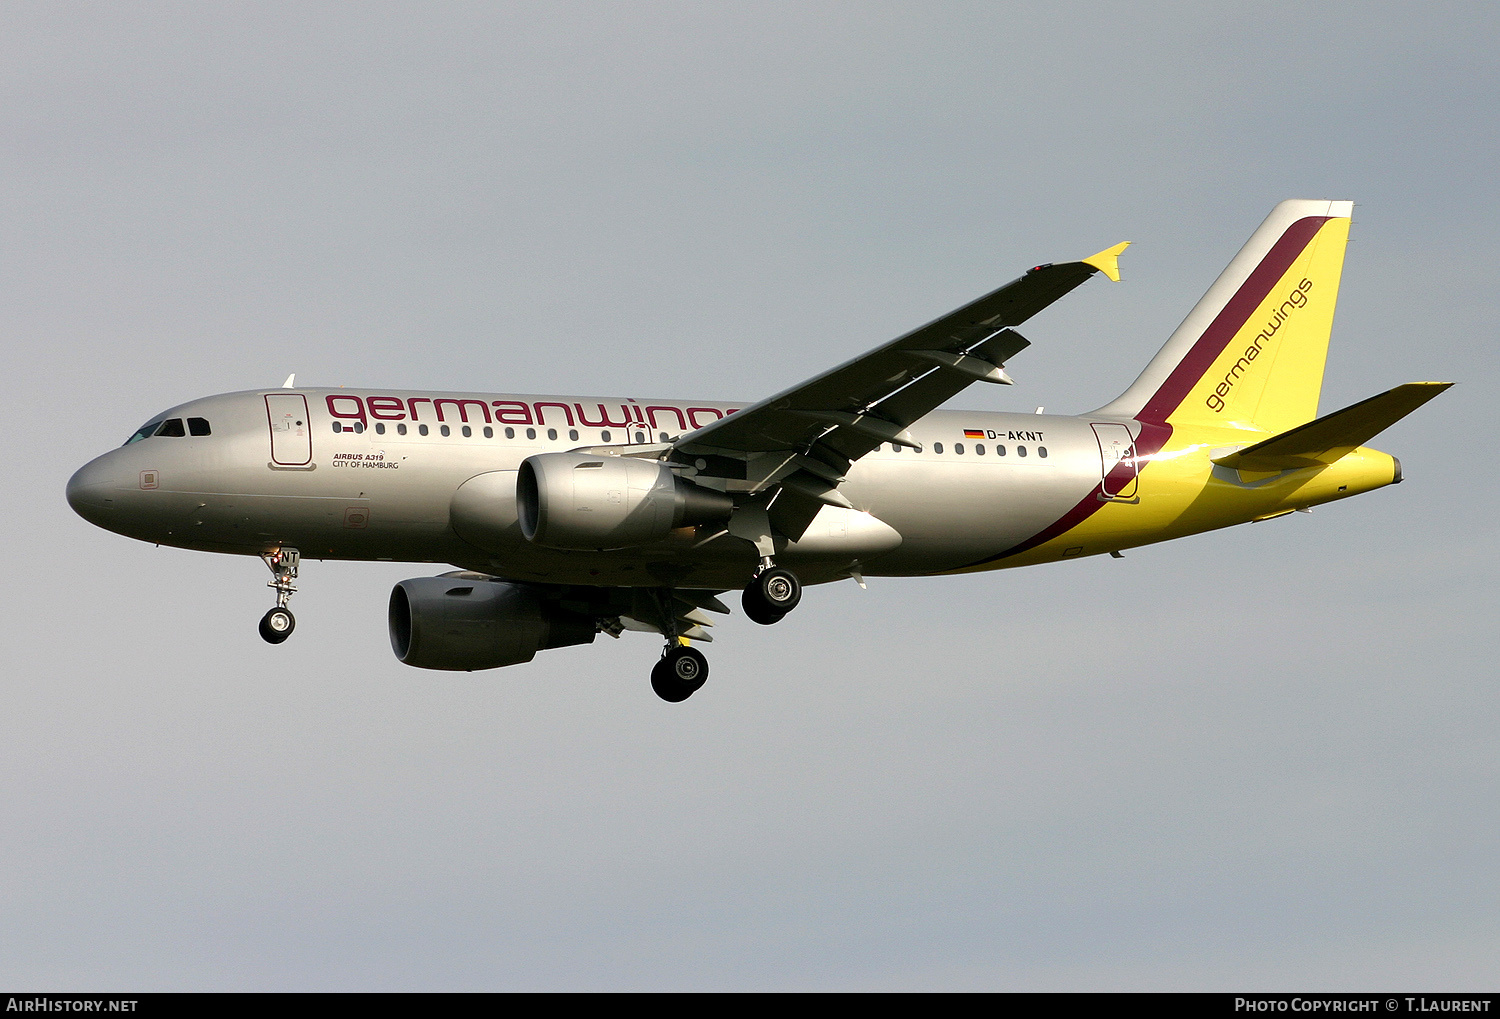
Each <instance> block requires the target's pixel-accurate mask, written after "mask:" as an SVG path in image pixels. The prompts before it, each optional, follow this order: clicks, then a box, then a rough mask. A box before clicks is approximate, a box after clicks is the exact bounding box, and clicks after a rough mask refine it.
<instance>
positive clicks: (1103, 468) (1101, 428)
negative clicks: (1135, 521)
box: [1093, 423, 1140, 502]
mask: <svg viewBox="0 0 1500 1019" xmlns="http://www.w3.org/2000/svg"><path fill="white" fill-rule="evenodd" d="M1093 429H1094V438H1096V439H1098V440H1099V469H1100V479H1101V481H1100V486H1099V498H1100V499H1102V500H1105V501H1107V502H1114V501H1118V502H1139V501H1140V496H1139V495H1137V494H1136V484H1137V481H1138V480H1139V479H1138V478H1137V475H1136V462H1135V440H1134V439H1132V438H1131V437H1130V429H1129V428H1127V427H1125V426H1124V425H1121V424H1114V423H1096V424H1094V425H1093Z"/></svg>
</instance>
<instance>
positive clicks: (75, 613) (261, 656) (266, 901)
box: [0, 2, 1500, 990]
mask: <svg viewBox="0 0 1500 1019" xmlns="http://www.w3.org/2000/svg"><path fill="white" fill-rule="evenodd" d="M1497 29H1500V14H1497V13H1496V9H1495V7H1494V5H1492V4H1479V3H1475V4H1462V3H1454V4H1444V5H1439V6H1436V7H1434V6H1431V5H1409V6H1408V5H1378V4H1362V5H1347V6H1344V7H1343V9H1341V10H1339V11H1338V12H1337V13H1316V12H1313V11H1311V10H1310V9H1309V5H1305V4H1291V3H1288V4H1247V5H1235V7H1234V9H1233V10H1222V11H1221V10H1204V9H1202V8H1201V7H1200V6H1198V5H1181V4H1139V5H1125V6H1116V7H1108V6H1101V5H1098V4H1059V3H1049V4H1046V5H1036V6H1020V5H1005V4H938V3H931V2H924V3H921V4H906V5H889V4H868V5H854V4H811V3H805V2H799V3H795V4H764V3H760V4H738V5H703V4H677V5H673V4H635V5H614V4H603V3H600V4H558V3H550V4H537V5H527V6H500V5H490V4H484V5H477V4H476V5H458V4H445V5H439V6H434V5H391V4H386V5H378V4H360V5H312V4H308V3H303V2H299V3H297V4H287V5H269V4H258V5H232V6H229V5H219V6H210V5H196V4H195V5H181V6H179V5H168V4H149V5H148V4H138V5H132V6H131V7H128V8H127V7H114V8H111V7H107V6H104V5H97V4H88V5H72V6H70V5H66V4H62V3H52V2H49V3H39V4H22V3H10V4H6V5H5V6H4V7H3V8H0V138H3V144H0V259H3V261H0V335H3V336H4V347H3V349H4V351H5V355H6V358H7V361H8V367H9V372H10V375H11V377H12V378H16V377H19V380H20V383H19V385H17V386H13V387H12V392H13V396H12V399H13V401H14V402H16V403H17V405H18V411H17V413H15V414H12V415H10V416H9V420H10V434H11V436H12V444H11V446H10V450H9V456H10V459H11V462H12V464H13V470H12V472H11V483H10V484H9V485H7V486H5V489H4V494H3V496H0V499H3V506H4V515H5V516H4V518H5V520H6V521H7V522H8V524H9V531H10V536H11V547H12V549H13V550H14V551H17V552H18V559H19V566H20V570H19V575H18V576H17V577H16V578H15V579H17V581H18V583H16V584H14V585H11V589H10V590H8V591H7V592H6V593H5V594H4V596H3V597H4V609H5V611H4V613H3V618H4V623H3V626H4V633H5V638H6V639H5V644H6V647H7V649H8V653H7V668H6V669H5V676H6V679H5V681H4V684H3V690H4V691H5V693H4V702H3V703H4V709H3V710H0V816H3V817H4V818H5V823H4V824H3V825H0V984H6V985H9V986H23V985H24V986H25V987H28V988H57V989H69V990H82V989H101V988H111V989H120V988H131V989H142V990H147V989H371V990H376V989H489V988H496V989H504V988H591V989H592V988H598V989H616V988H755V989H759V988H767V989H771V988H903V989H908V988H917V989H922V988H986V989H1061V988H1080V989H1140V988H1194V989H1226V990H1228V989H1246V990H1249V989H1269V988H1293V989H1313V988H1322V989H1341V988H1343V989H1389V990H1401V989H1406V990H1412V989H1454V990H1458V989H1466V988H1471V989H1481V988H1482V989H1491V990H1492V989H1493V988H1494V986H1495V985H1496V983H1497V977H1500V963H1497V961H1496V960H1500V874H1497V863H1496V860H1497V859H1500V821H1497V815H1496V810H1495V805H1496V803H1497V802H1500V765H1497V758H1500V746H1497V739H1496V735H1495V733H1496V731H1497V725H1500V694H1497V690H1496V670H1495V667H1494V664H1493V659H1494V650H1495V643H1496V641H1495V618H1496V610H1497V608H1500V606H1497V598H1496V594H1495V581H1494V577H1495V576H1496V574H1497V572H1500V555H1497V543H1496V536H1497V535H1496V524H1495V512H1494V506H1495V504H1496V499H1497V496H1500V492H1497V485H1496V481H1495V476H1494V473H1495V472H1494V471H1493V470H1492V469H1491V467H1490V465H1489V464H1488V463H1487V462H1474V461H1470V460H1467V459H1466V458H1467V457H1469V456H1471V455H1472V454H1473V453H1475V452H1476V451H1482V450H1483V449H1484V448H1485V445H1486V437H1488V436H1490V435H1492V433H1493V431H1494V407H1495V405H1496V400H1497V396H1500V393H1497V373H1496V369H1495V362H1494V357H1493V354H1492V350H1493V344H1494V338H1495V335H1496V322H1497V318H1500V308H1497V299H1496V285H1495V282H1494V274H1495V266H1496V264H1497V262H1500V251H1497V244H1496V233H1497V222H1496V218H1497V217H1496V214H1495V209H1496V207H1497V200H1500V194H1497V191H1500V186H1497V183H1496V179H1497V178H1496V174H1495V171H1494V168H1495V166H1496V165H1497V163H1500V145H1497V132H1496V117H1495V110H1496V109H1497V108H1500V90H1497V70H1496V64H1495V62H1494V59H1493V50H1494V46H1495V43H1496V40H1497V35H1500V32H1497ZM1291 197H1297V198H1337V199H1343V198H1350V199H1354V200H1355V201H1356V202H1358V203H1359V204H1358V206H1357V208H1356V212H1355V225H1354V232H1353V237H1354V242H1353V244H1352V245H1351V247H1350V249H1349V255H1348V261H1347V264H1346V271H1345V277H1344V285H1343V291H1342V294H1341V300H1340V306H1339V313H1338V320H1337V322H1336V323H1335V328H1334V339H1333V346H1332V349H1331V351H1330V356H1329V366H1328V374H1327V378H1326V382H1325V387H1324V391H1323V407H1324V409H1325V410H1328V409H1333V408H1336V407H1339V406H1343V405H1345V404H1348V403H1351V402H1353V401H1355V400H1358V399H1362V398H1363V397H1366V396H1369V395H1372V394H1373V393H1376V392H1379V391H1381V390H1384V389H1387V388H1389V387H1391V386H1393V385H1396V384H1399V383H1401V382H1406V381H1413V380H1427V379H1431V380H1453V381H1457V382H1458V383H1460V385H1459V386H1458V387H1457V388H1455V389H1454V390H1453V391H1452V392H1450V393H1449V394H1447V395H1445V396H1444V397H1442V398H1441V399H1440V400H1438V401H1436V402H1434V403H1433V404H1431V405H1430V406H1428V407H1427V408H1425V409H1423V410H1422V411H1421V412H1419V413H1418V414H1416V415H1415V416H1413V417H1412V418H1411V419H1408V420H1407V421H1404V422H1402V423H1401V424H1399V425H1397V426H1396V427H1395V428H1393V429H1391V430H1390V431H1389V432H1388V433H1387V434H1386V435H1384V436H1382V438H1381V440H1380V441H1379V443H1378V445H1380V446H1381V448H1384V449H1386V450H1388V451H1390V452H1392V453H1394V454H1396V455H1397V456H1399V457H1400V458H1401V460H1402V463H1403V465H1404V466H1405V469H1406V475H1407V479H1408V480H1407V483H1406V484H1403V485H1401V486H1400V487H1397V488H1388V489H1385V490H1382V491H1380V492H1376V493H1372V494H1370V495H1367V496H1364V497H1362V498H1359V499H1356V500H1351V501H1350V502H1347V503H1342V504H1339V505H1335V506H1329V507H1325V508H1322V509H1319V510H1318V511H1317V512H1316V513H1315V514H1313V515H1312V516H1305V515H1302V514H1294V515H1293V516H1292V517H1291V518H1283V519H1280V520H1277V521H1275V522H1271V523H1268V524H1265V525H1257V526H1254V527H1242V528H1237V529H1233V530H1229V531H1224V532H1219V533H1216V534H1209V535H1203V536H1199V537H1195V538H1190V539H1186V540H1183V541H1179V542H1175V543H1171V544H1167V545H1162V546H1156V547H1151V548H1145V549H1138V550H1135V551H1133V552H1131V553H1129V554H1128V555H1127V557H1126V558H1125V559H1124V560H1121V561H1115V560H1111V559H1108V558H1106V559H1104V560H1102V561H1100V560H1089V561H1084V562H1075V563H1068V564H1060V565H1055V566H1047V567H1036V568H1028V569H1021V570H1014V571H1003V572H999V573H992V574H987V575H983V576H973V577H963V578H954V579H934V580H908V581H895V580H873V581H871V583H870V589H869V590H868V591H865V592H862V591H860V590H859V589H858V588H857V587H855V586H854V585H853V584H849V583H846V584H840V585H834V586H828V587H821V588H816V589H812V590H810V591H809V592H808V593H807V595H806V597H805V599H804V603H803V607H802V608H800V609H799V610H798V611H797V613H796V614H795V615H793V616H791V617H789V618H788V619H787V620H786V621H785V622H784V623H782V624H781V625H779V626H776V627H771V628H763V627H759V626H756V625H755V624H753V623H750V622H749V621H748V620H745V619H744V617H743V616H741V615H739V614H736V616H735V617H733V618H732V619H730V620H728V621H726V622H725V623H724V624H722V625H720V626H719V627H718V630H717V634H718V638H719V639H718V640H717V641H716V643H714V644H713V645H712V647H711V648H709V649H708V650H709V653H710V660H711V662H712V665H713V676H712V679H711V680H710V682H709V685H708V686H707V687H705V689H704V690H703V691H702V692H701V693H700V694H699V695H698V696H696V697H694V698H693V699H692V700H691V701H689V702H687V703H685V704H683V705H681V706H677V707H669V706H667V705H664V704H662V703H660V702H659V701H657V699H656V698H655V697H654V696H653V695H652V694H651V692H650V689H649V686H648V684H647V681H646V673H647V671H648V669H649V666H650V664H651V662H652V661H653V659H654V657H655V656H656V654H657V650H658V648H657V645H656V643H655V641H654V640H651V639H648V638H646V637H644V636H642V635H638V634H637V635H627V637H626V638H625V639H624V640H621V641H619V642H615V641H610V640H607V639H601V640H600V641H598V642H596V643H595V644H594V645H592V646H589V647H583V648H571V649H564V650H559V651H553V652H546V653H544V654H542V655H540V656H539V657H538V658H537V660H536V661H535V662H533V663H532V664H530V665H527V666H521V667H516V668H512V669H506V670H501V671H497V672H491V673H480V674H473V675H446V674H435V673H427V672H421V671H418V670H413V669H408V668H405V667H404V666H401V665H400V664H399V663H397V662H396V660H395V659H394V657H392V655H391V652H390V648H389V644H388V641H387V639H386V635H385V625H384V605H385V600H386V597H387V594H388V592H389V589H390V585H391V584H392V583H393V582H395V581H397V580H400V579H402V578H404V577H408V576H419V575H422V574H423V573H424V572H434V571H433V570H431V569H430V568H427V569H424V568H422V567H414V566H405V567H403V566H400V565H394V566H393V565H391V564H379V565H376V564H337V563H327V564H320V563H316V562H313V563H309V564H307V565H306V567H305V568H304V570H303V577H302V580H301V593H300V594H298V595H297V598H296V601H295V602H294V606H293V607H294V608H295V609H296V611H297V615H298V620H299V626H298V630H297V633H296V635H295V637H294V638H293V639H292V640H291V641H289V642H288V643H287V644H285V645H283V646H281V647H279V648H273V647H270V646H268V645H266V644H264V643H262V642H261V640H260V639H259V637H258V636H257V635H256V633H255V623H256V620H257V619H258V617H259V615H260V614H261V612H263V611H264V610H265V608H266V607H268V606H269V605H270V603H271V596H270V593H269V592H268V591H267V590H266V589H265V587H264V586H263V585H264V583H265V580H266V579H267V577H266V574H265V570H264V568H263V567H262V566H261V564H260V563H259V562H257V561H255V560H244V559H237V558H228V557H216V556H210V555H204V554H199V553H191V552H185V551H179V550H172V549H157V548H153V547H151V546H148V545H143V544H140V543H135V542H131V541H129V540H127V539H124V538H121V537H118V536H115V535H111V534H108V533H106V532H104V531H100V530H97V529H94V528H92V527H90V526H89V525H87V524H86V523H84V522H83V521H82V520H81V519H79V518H77V517H75V516H74V515H73V514H72V513H71V511H69V509H68V507H67V505H66V503H65V502H64V501H63V495H62V492H63V485H64V483H65V481H66V479H67V477H68V475H69V474H70V473H71V472H72V471H73V470H74V469H75V468H76V467H77V466H78V465H80V464H81V463H83V462H84V461H85V460H87V459H89V458H90V457H92V456H95V455H97V454H98V453H100V452H102V451H103V450H105V449H106V448H109V447H111V446H114V445H118V444H119V443H120V442H121V441H123V439H124V438H125V437H126V436H127V435H128V434H130V432H131V431H132V430H133V429H134V428H135V427H136V426H137V425H139V424H140V422H142V421H144V420H146V418H147V417H149V416H150V415H151V414H152V413H154V412H155V411H157V410H160V409H162V408H164V407H166V406H169V405H171V404H174V403H178V402H181V401H183V400H186V399H190V398H193V397H197V396H202V395H207V394H210V393H215V392H224V391H230V390H237V389H246V388H253V387H257V386H266V385H277V384H279V383H280V382H281V380H282V379H283V378H284V377H285V376H286V374H287V373H288V372H290V371H296V372H297V376H298V379H299V381H301V382H302V383H304V384H308V385H337V384H347V385H367V386H381V387H398V386H399V387H413V388H416V387H432V388H443V389H489V390H500V391H507V390H508V391H520V392H526V391H543V392H556V391H576V392H582V393H594V392H624V393H631V394H641V395H647V394H654V395H661V396H674V395H679V394H680V395H695V394H696V395H699V396H702V397H706V398H718V399H747V400H749V399H756V398H758V397H760V396H764V395H766V394H767V393H769V392H772V391H774V390H777V389H780V388H782V387H784V386H786V385H788V384H791V383H793V382H796V381H798V380H799V379H801V378H803V377H806V376H808V375H811V374H813V373H814V372H817V371H819V370H821V369H823V368H826V367H828V366H830V365H832V364H834V363H837V362H839V361H842V360H843V359H845V358H847V357H849V356H852V355H853V354H855V353H857V352H859V351H860V350H862V349H865V348H868V347H871V346H874V345H876V344H878V343H881V342H884V341H886V340H887V339H889V338H891V337H892V336H894V335H896V334H898V333H901V332H904V331H905V330H907V329H909V328H911V327H912V326H914V325H917V324H920V323H921V322H924V321H927V320H929V319H931V318H933V317H934V316H936V315H938V314H940V313H942V312H945V311H947V310H949V309H951V308H953V307H955V306H957V305H959V304H961V303H963V302H965V301H967V300H969V299H971V298H972V297H975V296H977V295H978V294H980V293H982V292H984V291H986V290H988V289H990V288H992V287H994V286H996V285H998V284H999V283H1001V282H1004V281H1005V280H1007V279H1010V278H1012V277H1014V276H1015V275H1017V274H1018V273H1019V272H1020V271H1021V270H1024V269H1025V268H1026V267H1028V266H1030V265H1033V264H1035V263H1037V262H1043V261H1052V260H1062V259H1068V258H1077V257H1081V256H1084V255H1087V254H1089V253H1091V252H1093V251H1096V250H1098V249H1100V248H1103V247H1105V246H1107V245H1109V244H1112V243H1114V242H1116V241H1118V240H1123V239H1130V240H1133V241H1135V242H1136V245H1135V247H1133V248H1131V249H1130V251H1129V252H1128V253H1127V254H1126V256H1125V258H1124V260H1123V268H1124V273H1125V282H1124V283H1123V284H1121V285H1114V284H1109V283H1106V282H1104V281H1102V280H1101V281H1096V282H1094V283H1090V284H1089V285H1088V286H1086V287H1084V288H1082V289H1081V290H1080V291H1078V292H1077V293H1075V294H1074V295H1072V296H1071V297H1069V298H1068V299H1067V300H1066V301H1065V302H1063V303H1061V304H1060V305H1058V306H1055V307H1054V308H1052V309H1050V310H1049V311H1047V312H1046V313H1044V315H1042V316H1039V317H1038V318H1037V319H1035V320H1034V321H1033V322H1032V323H1030V324H1029V326H1028V327H1027V329H1026V330H1025V332H1026V334H1027V335H1028V337H1030V338H1031V339H1032V341H1033V344H1034V345H1033V347H1032V348H1030V349H1029V350H1028V351H1026V353H1025V354H1024V355H1022V357H1020V358H1018V359H1017V360H1015V361H1014V362H1012V364H1011V366H1010V368H1011V371H1012V374H1014V375H1015V376H1016V377H1017V379H1018V381H1019V385H1018V386H1017V387H1015V390H1014V391H1005V392H1001V393H994V392H990V391H988V390H990V389H992V388H995V387H980V388H984V389H985V390H986V391H985V392H974V391H970V392H968V393H965V394H963V395H962V396H961V397H960V398H959V399H958V401H957V405H959V406H968V407H976V408H985V409H1010V408H1022V409H1025V410H1030V409H1032V408H1033V407H1034V406H1035V405H1037V404H1045V405H1046V406H1047V407H1048V409H1049V410H1057V411H1084V410H1088V409H1089V408H1091V407H1094V406H1097V405H1099V404H1102V403H1104V402H1105V401H1106V400H1108V399H1110V398H1111V397H1113V396H1114V395H1115V394H1116V393H1117V392H1119V391H1120V390H1122V389H1123V388H1124V387H1125V386H1126V385H1127V384H1128V383H1129V382H1130V380H1131V379H1132V378H1134V376H1135V373H1136V372H1137V371H1138V370H1139V369H1140V368H1141V366H1143V365H1144V364H1145V362H1146V360H1147V359H1148V358H1149V357H1150V355H1151V354H1152V353H1154V352H1155V350H1156V349H1157V347H1158V346H1159V345H1160V344H1161V342H1162V341H1163V340H1164V339H1165V338H1166V336H1167V335H1168V333H1170V331H1171V330H1172V328H1173V327H1174V326H1175V325H1176V324H1177V322H1178V321H1179V320H1180V318H1181V317H1182V315H1183V314H1185V313H1186V311H1187V310H1188V308H1190V307H1191V306H1192V304H1193V302H1194V301H1195V300H1196V299H1197V297H1198V295H1199V294H1201V293H1202V291H1203V290H1204V289H1205V288H1206V287H1207V286H1208V284H1209V283H1210V282H1211V281H1212V280H1213V278H1214V277H1215V276H1216V275H1217V273H1218V272H1219V270H1220V269H1221V268H1222V267H1223V266H1224V264H1225V263H1226V262H1227V261H1228V259H1229V258H1230V256H1231V255H1233V253H1234V252H1235V250H1237V248H1238V246H1239V245H1240V244H1241V243H1242V242H1243V241H1244V239H1245V238H1246V237H1248V236H1249V234H1250V232H1251V231H1252V230H1253V229H1254V227H1255V226H1256V225H1257V224H1258V223H1259V222H1260V220H1261V219H1262V218H1263V217H1264V215H1265V214H1266V213H1267V212H1268V211H1269V210H1270V208H1271V206H1272V205H1274V204H1275V202H1277V201H1279V200H1281V199H1283V198H1291Z"/></svg>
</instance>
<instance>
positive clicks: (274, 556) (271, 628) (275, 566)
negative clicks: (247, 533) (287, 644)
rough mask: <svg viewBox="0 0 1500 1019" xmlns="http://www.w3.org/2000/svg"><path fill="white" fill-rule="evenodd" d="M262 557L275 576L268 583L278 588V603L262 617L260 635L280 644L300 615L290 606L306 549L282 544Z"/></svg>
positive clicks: (265, 639) (295, 625) (272, 575)
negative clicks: (293, 611) (282, 546)
mask: <svg viewBox="0 0 1500 1019" xmlns="http://www.w3.org/2000/svg"><path fill="white" fill-rule="evenodd" d="M260 558H261V561H262V562H264V563H265V564H266V566H267V567H269V568H270V570H271V578H272V579H271V582H270V583H269V584H267V585H266V586H267V587H270V588H274V589H275V590H276V607H275V608H274V609H271V610H270V611H269V612H267V613H266V614H265V615H263V616H261V617H260V636H261V639H262V640H264V641H265V642H266V643H267V644H280V643H281V642H282V641H284V640H286V639H287V638H288V637H290V636H291V635H292V631H293V630H294V629H296V627H297V620H296V618H295V617H294V616H293V615H292V613H291V610H290V609H288V608H287V607H286V606H287V603H288V602H289V601H291V600H292V595H293V594H294V593H296V591H297V588H296V587H295V586H293V584H292V581H293V580H296V579H297V567H298V565H300V564H301V562H302V553H300V552H298V551H297V550H296V549H294V548H279V549H277V550H276V551H275V552H267V553H266V554H264V555H262V556H261V557H260Z"/></svg>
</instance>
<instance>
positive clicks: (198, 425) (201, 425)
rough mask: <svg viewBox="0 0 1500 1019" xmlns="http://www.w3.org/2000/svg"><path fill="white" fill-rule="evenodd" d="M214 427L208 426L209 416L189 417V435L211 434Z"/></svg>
mask: <svg viewBox="0 0 1500 1019" xmlns="http://www.w3.org/2000/svg"><path fill="white" fill-rule="evenodd" d="M212 432H213V429H211V428H209V427H208V419H207V418H188V434H189V435H209V434H212Z"/></svg>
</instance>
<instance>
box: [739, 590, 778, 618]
mask: <svg viewBox="0 0 1500 1019" xmlns="http://www.w3.org/2000/svg"><path fill="white" fill-rule="evenodd" d="M740 607H741V608H743V609H744V610H745V615H746V616H749V617H750V619H751V620H752V621H753V622H757V623H759V624H760V625H761V626H770V625H771V624H772V623H779V622H781V620H782V617H783V616H785V615H786V613H785V612H777V611H776V610H775V609H773V608H771V606H769V605H767V604H766V600H765V598H763V597H762V596H761V593H760V588H759V587H757V586H756V585H755V584H754V583H752V584H751V585H750V586H749V587H747V588H745V593H744V594H742V595H741V596H740Z"/></svg>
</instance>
